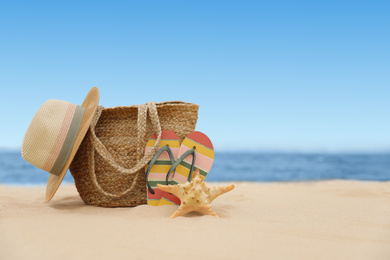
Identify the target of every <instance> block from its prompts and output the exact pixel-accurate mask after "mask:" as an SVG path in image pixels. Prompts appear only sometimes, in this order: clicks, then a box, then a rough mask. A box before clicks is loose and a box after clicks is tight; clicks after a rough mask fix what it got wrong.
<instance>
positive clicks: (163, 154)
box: [145, 130, 180, 206]
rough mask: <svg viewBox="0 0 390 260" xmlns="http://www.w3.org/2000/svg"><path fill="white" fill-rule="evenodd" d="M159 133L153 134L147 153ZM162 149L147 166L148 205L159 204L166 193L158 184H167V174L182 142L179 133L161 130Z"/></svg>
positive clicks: (146, 149) (147, 146) (148, 143)
mask: <svg viewBox="0 0 390 260" xmlns="http://www.w3.org/2000/svg"><path fill="white" fill-rule="evenodd" d="M156 139H157V135H153V136H152V137H151V138H150V139H149V140H148V142H147V143H146V147H145V154H147V153H148V152H149V150H150V149H152V147H153V146H154V144H155V143H156ZM159 147H160V149H159V150H158V152H157V153H156V155H155V156H154V157H153V159H152V160H151V161H150V162H149V163H148V164H147V165H146V167H145V175H146V185H147V193H148V195H147V198H148V205H152V206H159V204H160V199H161V198H162V196H163V195H164V194H165V193H166V192H165V191H162V190H160V189H158V188H157V184H164V185H166V175H167V172H168V171H169V169H170V168H171V166H172V164H173V163H174V162H175V160H176V158H177V155H178V152H179V148H180V142H179V138H178V137H177V135H176V134H175V133H174V132H172V131H170V130H163V131H162V132H161V141H160V145H159Z"/></svg>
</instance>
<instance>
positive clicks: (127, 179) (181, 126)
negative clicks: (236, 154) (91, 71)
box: [69, 101, 199, 207]
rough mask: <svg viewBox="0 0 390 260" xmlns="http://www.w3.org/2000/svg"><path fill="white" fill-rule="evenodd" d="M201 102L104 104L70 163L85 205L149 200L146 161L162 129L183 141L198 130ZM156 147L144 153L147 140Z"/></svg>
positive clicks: (134, 202)
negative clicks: (121, 105) (122, 105)
mask: <svg viewBox="0 0 390 260" xmlns="http://www.w3.org/2000/svg"><path fill="white" fill-rule="evenodd" d="M198 108H199V106H198V105H195V104H190V103H184V102H180V101H174V102H164V103H157V104H156V103H152V102H148V103H146V104H145V105H134V106H126V107H113V108H104V107H102V106H99V107H98V109H97V111H96V114H95V116H94V118H93V120H92V123H91V126H90V128H89V130H88V133H87V135H86V136H85V138H84V140H83V142H82V143H81V145H80V148H79V150H78V152H77V154H76V156H75V158H74V159H73V162H72V164H71V166H70V168H69V169H70V172H71V174H72V175H73V178H74V180H75V184H76V187H77V190H78V192H79V194H80V196H81V198H82V199H83V201H84V203H85V204H90V205H95V206H102V207H126V206H137V205H140V204H146V201H147V200H146V182H145V165H146V164H147V163H148V162H149V161H150V160H151V159H152V157H153V156H154V155H155V153H156V152H157V151H158V147H159V144H160V139H161V131H162V130H165V129H167V130H172V131H173V132H175V133H176V134H177V136H178V137H179V139H180V142H181V141H183V139H184V138H185V137H186V136H187V135H188V134H189V133H191V132H192V131H194V130H195V125H196V121H197V119H198ZM153 134H157V141H156V144H155V146H154V147H153V148H152V149H151V150H150V151H149V152H148V153H147V154H146V155H144V150H145V145H146V142H147V140H148V139H149V138H150V136H152V135H153Z"/></svg>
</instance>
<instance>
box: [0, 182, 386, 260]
mask: <svg viewBox="0 0 390 260" xmlns="http://www.w3.org/2000/svg"><path fill="white" fill-rule="evenodd" d="M213 185H215V184H213ZM235 185H236V188H235V189H234V190H233V191H231V192H229V193H227V194H224V195H222V196H221V197H219V198H217V199H216V200H215V201H214V202H213V204H212V205H213V208H214V210H215V211H216V212H217V214H219V216H220V217H219V218H216V217H212V216H202V215H199V214H192V213H190V214H189V215H187V216H185V217H178V218H176V219H170V218H169V216H170V215H171V214H172V213H173V212H174V211H175V210H176V207H175V206H161V207H152V206H146V205H143V206H138V207H135V208H98V207H94V206H86V205H84V204H83V202H82V200H81V199H80V198H79V196H78V193H77V191H76V189H75V187H74V186H72V185H62V186H61V187H60V189H59V191H58V192H57V194H56V196H55V197H54V199H53V200H52V201H51V202H50V203H45V202H43V201H44V197H45V188H44V187H38V188H23V187H8V186H0V259H7V260H12V259H40V260H43V259H148V260H150V259H154V258H156V259H300V260H302V259H315V260H320V259H327V260H328V259H353V260H356V259H370V260H372V259H375V260H381V259H386V260H388V259H390V183H389V182H358V181H324V182H312V183H311V182H304V183H271V184H269V183H268V184H265V183H235Z"/></svg>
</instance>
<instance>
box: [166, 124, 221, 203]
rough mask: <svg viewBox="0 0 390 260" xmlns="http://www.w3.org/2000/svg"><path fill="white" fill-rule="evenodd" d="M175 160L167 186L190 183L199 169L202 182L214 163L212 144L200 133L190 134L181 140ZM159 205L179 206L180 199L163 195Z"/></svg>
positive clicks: (168, 194) (169, 173)
mask: <svg viewBox="0 0 390 260" xmlns="http://www.w3.org/2000/svg"><path fill="white" fill-rule="evenodd" d="M177 158H178V159H177V160H176V162H175V163H174V164H173V165H172V167H171V168H170V169H169V171H168V173H167V176H166V180H167V181H168V183H169V184H171V185H176V184H181V183H185V182H187V181H191V180H192V178H193V172H194V171H195V169H199V173H200V178H202V179H203V180H204V178H205V177H206V176H207V174H208V173H209V171H210V169H211V166H212V165H213V162H214V147H213V144H212V143H211V141H210V139H209V138H208V137H207V135H205V134H203V133H202V132H198V131H195V132H192V133H190V134H189V135H188V136H187V137H186V138H185V139H184V140H183V142H182V144H181V146H180V149H179V153H178V155H177ZM173 172H174V173H173ZM172 173H173V174H172ZM172 175H173V177H172ZM160 205H180V199H179V198H178V197H176V196H175V195H173V194H170V193H164V194H163V197H162V198H161V200H160Z"/></svg>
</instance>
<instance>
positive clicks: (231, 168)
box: [0, 152, 390, 186]
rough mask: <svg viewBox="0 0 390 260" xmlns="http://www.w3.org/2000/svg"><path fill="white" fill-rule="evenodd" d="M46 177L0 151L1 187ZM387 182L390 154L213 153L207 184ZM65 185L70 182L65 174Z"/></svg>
mask: <svg viewBox="0 0 390 260" xmlns="http://www.w3.org/2000/svg"><path fill="white" fill-rule="evenodd" d="M47 178H48V174H47V173H46V172H44V171H42V170H40V169H38V168H36V167H34V166H32V165H30V164H29V163H27V162H25V161H24V160H23V158H22V157H21V155H20V152H0V184H5V185H23V186H35V185H44V184H46V182H47ZM329 179H350V180H370V181H388V180H390V153H382V154H299V153H231V152H230V153H216V155H215V161H214V165H213V168H212V169H211V171H210V173H209V175H208V176H207V180H208V181H256V182H280V181H317V180H329ZM64 182H67V183H73V182H74V181H73V177H72V175H71V174H70V173H69V172H68V173H67V174H66V176H65V178H64Z"/></svg>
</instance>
